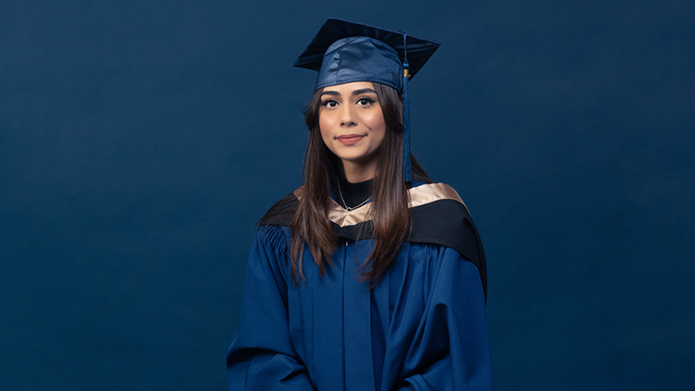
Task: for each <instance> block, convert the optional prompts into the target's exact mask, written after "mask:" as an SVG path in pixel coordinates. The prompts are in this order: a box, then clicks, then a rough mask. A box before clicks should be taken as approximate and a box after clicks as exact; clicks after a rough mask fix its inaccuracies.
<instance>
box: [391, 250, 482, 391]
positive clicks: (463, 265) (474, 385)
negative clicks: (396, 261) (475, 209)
mask: <svg viewBox="0 0 695 391" xmlns="http://www.w3.org/2000/svg"><path fill="white" fill-rule="evenodd" d="M432 257H433V258H436V259H432V261H434V262H433V263H434V264H438V265H439V270H438V271H436V272H435V273H433V274H432V277H431V280H430V284H431V285H430V287H429V293H428V295H427V297H426V303H425V313H424V314H423V317H422V320H421V321H420V322H419V324H418V329H417V331H416V333H415V338H414V340H413V342H412V344H411V345H410V348H409V350H408V353H407V354H406V358H405V361H404V368H403V370H404V372H403V373H404V375H405V377H404V382H403V383H401V384H402V385H403V388H401V389H402V390H417V391H421V390H437V391H443V390H476V391H478V390H492V370H491V367H492V364H491V360H490V348H489V341H488V331H487V320H486V316H485V297H484V294H483V288H482V283H481V279H480V273H479V272H478V269H477V267H476V266H475V265H474V264H473V263H472V262H469V261H467V260H465V259H463V258H462V257H461V256H460V255H459V253H458V252H456V251H454V250H452V249H450V248H447V247H439V248H438V250H437V251H436V252H434V254H433V255H432Z"/></svg>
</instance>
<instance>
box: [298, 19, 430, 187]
mask: <svg viewBox="0 0 695 391" xmlns="http://www.w3.org/2000/svg"><path fill="white" fill-rule="evenodd" d="M438 47H439V43H438V42H433V41H427V40H423V39H419V38H415V37H412V36H409V35H407V34H405V33H402V32H396V31H389V30H385V29H381V28H378V27H372V26H367V25H363V24H358V23H352V22H348V21H345V20H340V19H328V20H326V22H325V23H324V24H323V26H321V29H320V30H319V31H318V33H316V35H315V36H314V38H312V40H311V42H309V45H308V46H307V47H306V49H304V52H302V54H300V55H299V58H297V61H295V63H294V66H296V67H300V68H307V69H311V70H315V71H318V72H319V74H318V76H317V78H316V85H315V86H314V90H317V89H319V88H323V87H328V86H334V85H338V84H344V83H351V82H355V81H368V82H373V83H381V84H385V85H387V86H390V87H393V88H395V89H396V90H397V91H398V92H399V93H400V94H401V97H402V98H403V128H404V129H403V164H404V180H405V181H408V182H409V181H410V180H411V165H410V105H409V103H410V102H409V101H410V97H409V93H408V79H409V78H412V77H413V76H415V74H416V73H417V72H418V71H419V70H420V68H422V66H423V65H425V63H426V62H427V60H429V58H430V57H431V56H432V54H434V52H435V50H437V48H438Z"/></svg>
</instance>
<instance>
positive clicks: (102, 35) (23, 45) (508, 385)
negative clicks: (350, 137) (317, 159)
mask: <svg viewBox="0 0 695 391" xmlns="http://www.w3.org/2000/svg"><path fill="white" fill-rule="evenodd" d="M327 17H340V18H344V19H348V20H354V21H359V22H363V23H368V24H373V25H378V26H382V27H386V28H391V29H396V30H405V31H407V32H408V33H410V34H412V35H415V36H421V37H424V38H432V39H437V40H440V41H442V43H443V44H442V46H441V48H440V49H439V51H438V52H437V53H436V54H435V55H434V57H433V59H432V60H431V62H430V63H429V64H428V65H427V66H426V67H425V69H423V71H422V72H421V73H419V74H418V76H417V78H415V79H414V81H413V83H412V84H411V88H412V90H411V91H412V92H411V96H412V102H413V103H412V124H413V131H414V136H413V137H414V139H413V145H414V150H415V152H416V154H417V155H418V157H419V158H420V160H421V161H422V163H423V164H424V165H425V167H426V168H427V169H428V170H429V171H430V172H431V173H432V174H433V176H434V177H435V178H436V179H438V180H442V181H445V182H447V183H449V184H451V185H452V186H454V187H455V188H457V189H458V190H459V192H460V193H461V195H462V197H463V198H464V199H465V200H466V201H467V204H468V206H469V208H470V209H471V211H472V213H473V216H474V217H475V219H476V221H477V223H478V227H479V229H480V231H481V234H482V236H483V240H484V243H485V246H486V249H487V254H488V263H489V274H490V287H489V300H488V319H489V325H490V333H491V344H492V354H493V362H494V378H495V383H496V387H497V389H498V390H514V391H520V390H535V391H538V390H553V391H555V390H587V389H591V390H616V389H630V390H654V389H684V388H685V387H686V385H688V384H689V383H691V382H690V381H688V380H690V379H691V378H692V377H691V375H690V372H691V371H692V367H693V365H695V354H694V353H693V352H694V351H695V333H693V332H692V331H691V328H692V325H693V324H694V321H695V308H693V307H694V304H693V303H694V300H693V299H695V284H693V283H692V281H693V279H694V278H695V266H693V264H694V263H693V255H692V254H693V253H694V252H695V244H694V243H695V241H694V240H693V236H694V234H695V227H694V225H695V208H694V207H693V199H694V198H695V179H694V175H693V174H694V172H693V171H694V170H693V166H695V153H694V152H693V151H694V150H695V136H694V133H693V130H695V114H694V112H695V110H694V108H695V76H694V73H693V71H692V69H693V66H694V64H695V61H694V60H695V23H693V22H692V21H693V20H695V5H694V4H693V3H692V2H691V1H687V0H673V1H667V2H656V1H644V0H636V1H634V0H633V1H610V2H606V1H598V0H582V1H579V0H568V1H550V0H526V1H522V0H499V1H485V2H482V1H453V0H447V1H439V0H430V1H428V2H426V5H425V2H417V1H398V2H373V3H364V2H359V3H354V4H353V3H348V4H344V3H340V4H334V3H330V4H329V3H327V2H314V1H305V2H302V3H298V2H292V1H286V2H279V1H254V2H248V1H247V2H241V1H232V0H225V1H222V0H208V1H191V0H187V1H183V0H180V1H163V0H158V1H134V0H120V1H115V0H94V1H89V2H87V1H78V0H66V1H48V0H43V1H40V0H23V1H19V0H3V1H2V3H0V352H1V353H0V389H2V390H45V389H52V390H105V391H108V390H153V389H157V390H182V391H183V390H193V389H194V390H223V389H225V387H226V379H225V376H226V374H225V367H224V355H225V351H226V349H227V346H228V344H229V342H230V339H231V337H232V335H233V333H234V330H235V328H236V325H237V323H238V320H239V304H240V300H241V297H240V295H241V291H242V281H243V275H244V271H245V267H246V265H245V263H246V256H247V252H248V248H249V246H250V243H251V240H252V238H253V236H254V233H255V231H254V223H255V221H256V219H257V218H258V217H260V216H261V215H262V214H263V213H264V211H265V210H266V209H267V208H268V207H269V206H270V205H271V204H272V203H273V202H274V201H276V200H277V199H278V198H280V197H281V196H283V195H285V194H287V193H288V192H289V191H291V190H292V189H294V188H295V187H297V186H298V185H299V184H300V183H301V160H302V156H303V150H304V146H305V142H306V138H307V132H306V130H305V128H304V125H303V118H302V115H301V111H302V109H303V106H304V104H305V103H307V102H308V100H309V99H310V96H311V92H312V87H313V81H314V77H315V74H314V73H313V72H310V71H306V70H301V69H295V68H292V66H291V64H292V62H293V61H294V59H295V57H296V56H297V55H298V54H299V53H300V52H301V51H302V50H303V48H304V47H305V45H306V44H307V42H308V40H309V39H310V38H311V37H312V36H313V34H314V33H315V32H316V30H317V29H318V28H319V26H320V25H321V24H322V23H323V21H324V19H325V18H327Z"/></svg>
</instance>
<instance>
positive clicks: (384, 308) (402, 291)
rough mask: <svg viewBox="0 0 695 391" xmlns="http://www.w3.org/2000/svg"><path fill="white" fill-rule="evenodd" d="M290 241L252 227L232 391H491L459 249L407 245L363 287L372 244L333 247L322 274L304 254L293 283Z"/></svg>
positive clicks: (476, 300)
mask: <svg viewBox="0 0 695 391" xmlns="http://www.w3.org/2000/svg"><path fill="white" fill-rule="evenodd" d="M348 217H349V216H348ZM332 220H334V222H335V219H334V218H332ZM348 220H349V219H348ZM290 235H291V232H290V229H289V228H288V227H286V226H276V225H267V226H262V227H261V228H260V229H259V232H258V235H257V237H256V239H255V242H254V244H253V247H252V249H251V253H250V256H249V263H248V269H247V275H246V281H245V286H244V296H243V301H242V317H241V323H240V325H239V328H238V329H237V332H236V334H235V336H234V339H233V341H232V344H231V346H230V348H229V352H228V355H227V366H228V376H229V389H230V390H259V391H261V390H262V391H267V390H293V391H295V390H321V391H339V390H346V391H351V390H355V391H369V390H375V391H376V390H384V391H386V390H491V389H492V380H491V378H492V376H491V362H490V354H489V345H488V334H487V324H486V318H485V297H484V293H483V292H484V291H483V283H482V280H481V273H480V270H479V268H478V267H477V266H476V265H475V264H474V263H473V262H471V261H469V260H467V259H465V258H463V257H462V255H461V253H460V252H459V251H456V250H453V249H452V248H450V247H447V246H444V245H439V244H428V243H411V242H406V243H404V244H403V246H402V248H401V250H400V252H399V253H398V257H397V260H396V262H395V263H394V266H393V268H392V269H391V270H389V271H388V272H387V273H386V275H385V276H384V278H383V279H382V280H381V281H380V282H379V283H378V284H377V285H376V287H375V288H374V289H372V290H369V289H368V283H367V282H360V281H359V279H360V278H359V277H360V270H359V268H360V266H361V265H362V264H363V263H364V261H365V259H366V257H367V256H368V255H369V253H370V251H371V249H372V246H373V240H371V239H369V238H365V239H358V240H350V239H341V242H340V243H339V245H338V247H337V249H336V251H335V253H334V254H333V255H332V256H331V260H332V263H333V264H332V265H331V266H329V267H328V268H327V269H326V273H325V275H324V276H323V277H321V276H320V275H319V271H318V267H317V266H316V265H315V264H314V262H313V258H312V257H311V253H310V252H309V250H305V252H304V262H303V272H304V275H305V276H306V281H305V282H304V283H300V284H299V285H294V284H293V283H292V280H291V275H290V259H289V243H290V239H291V237H290Z"/></svg>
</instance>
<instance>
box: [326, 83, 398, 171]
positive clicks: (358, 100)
mask: <svg viewBox="0 0 695 391" xmlns="http://www.w3.org/2000/svg"><path fill="white" fill-rule="evenodd" d="M319 128H320V129H321V137H322V138H323V142H324V143H325V144H326V146H327V147H328V149H330V150H331V151H332V152H333V153H334V154H335V155H336V156H338V157H339V158H340V159H341V160H342V161H343V168H344V169H345V175H346V177H347V179H348V180H349V181H350V182H358V181H361V180H367V179H371V178H373V177H374V172H375V171H376V170H375V168H376V156H377V151H378V150H379V146H380V145H381V142H382V141H383V140H384V135H385V133H386V122H385V121H384V113H383V112H382V111H381V106H380V105H379V100H378V99H377V95H376V91H375V90H374V85H373V84H372V83H370V82H354V83H346V84H340V85H336V86H330V87H325V88H324V89H323V92H322V93H321V107H320V109H319ZM355 174H357V175H356V176H355ZM351 177H352V178H351Z"/></svg>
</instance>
